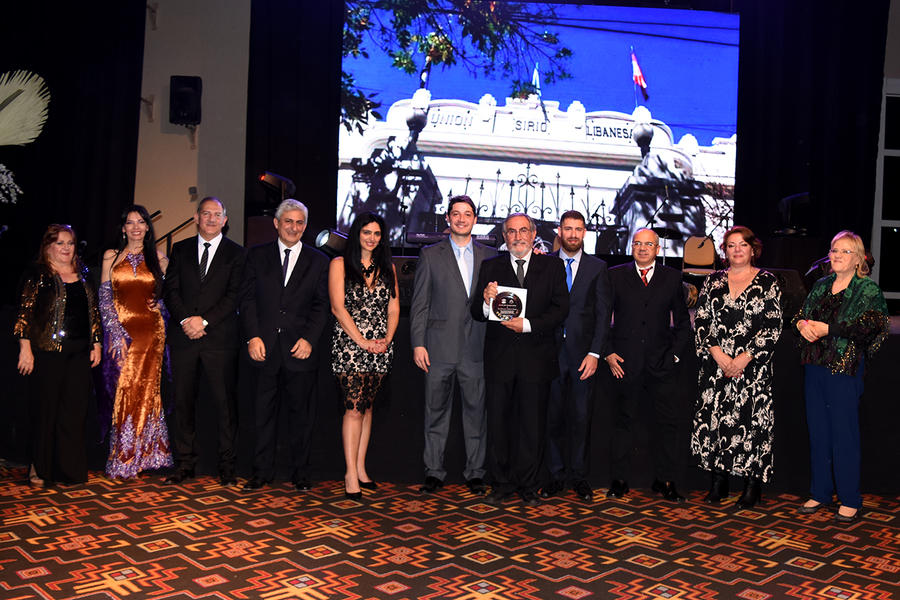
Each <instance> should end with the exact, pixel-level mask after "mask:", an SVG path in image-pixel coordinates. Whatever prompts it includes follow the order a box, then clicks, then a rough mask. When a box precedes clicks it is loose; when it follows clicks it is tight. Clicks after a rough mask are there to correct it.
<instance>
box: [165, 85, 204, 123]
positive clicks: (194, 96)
mask: <svg viewBox="0 0 900 600" xmlns="http://www.w3.org/2000/svg"><path fill="white" fill-rule="evenodd" d="M202 92H203V80H202V79H200V78H199V77H196V76H189V75H172V77H171V78H170V80H169V123H172V124H174V125H187V126H192V125H199V124H200V96H201V94H202Z"/></svg>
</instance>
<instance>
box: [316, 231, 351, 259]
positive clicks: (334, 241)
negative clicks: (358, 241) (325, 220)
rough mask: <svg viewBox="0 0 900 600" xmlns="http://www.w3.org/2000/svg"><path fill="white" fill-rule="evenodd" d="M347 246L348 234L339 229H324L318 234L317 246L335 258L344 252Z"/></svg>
mask: <svg viewBox="0 0 900 600" xmlns="http://www.w3.org/2000/svg"><path fill="white" fill-rule="evenodd" d="M346 246H347V234H346V233H343V232H341V231H338V230H337V229H323V230H322V231H321V232H319V235H317V236H316V248H318V249H319V250H321V251H322V252H324V253H325V254H327V255H328V256H330V257H331V258H334V257H336V256H340V255H341V254H343V253H344V248H345V247H346Z"/></svg>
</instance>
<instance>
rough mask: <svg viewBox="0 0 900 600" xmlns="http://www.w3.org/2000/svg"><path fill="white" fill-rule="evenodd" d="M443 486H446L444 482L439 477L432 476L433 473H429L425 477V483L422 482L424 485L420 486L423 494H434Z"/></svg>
mask: <svg viewBox="0 0 900 600" xmlns="http://www.w3.org/2000/svg"><path fill="white" fill-rule="evenodd" d="M441 487H444V482H443V481H441V480H440V479H438V478H437V477H432V476H431V475H429V476H428V477H426V478H425V483H424V484H422V487H420V488H419V491H420V492H422V493H423V494H433V493H434V492H436V491H437V489H438V488H441Z"/></svg>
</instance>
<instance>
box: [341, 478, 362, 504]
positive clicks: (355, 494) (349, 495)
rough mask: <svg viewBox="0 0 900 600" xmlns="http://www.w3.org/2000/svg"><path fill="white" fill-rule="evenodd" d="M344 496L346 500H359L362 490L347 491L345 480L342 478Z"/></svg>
mask: <svg viewBox="0 0 900 600" xmlns="http://www.w3.org/2000/svg"><path fill="white" fill-rule="evenodd" d="M360 487H362V483H360ZM344 498H346V499H347V500H361V499H362V490H359V491H358V492H348V491H347V480H346V479H345V480H344Z"/></svg>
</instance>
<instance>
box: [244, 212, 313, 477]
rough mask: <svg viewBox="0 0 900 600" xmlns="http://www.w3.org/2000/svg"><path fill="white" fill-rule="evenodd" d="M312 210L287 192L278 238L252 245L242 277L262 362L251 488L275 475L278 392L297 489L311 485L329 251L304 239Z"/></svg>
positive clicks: (252, 343)
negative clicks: (310, 244) (288, 438)
mask: <svg viewBox="0 0 900 600" xmlns="http://www.w3.org/2000/svg"><path fill="white" fill-rule="evenodd" d="M307 215H308V210H307V208H306V206H304V205H303V203H301V202H298V201H297V200H293V199H288V200H284V201H283V202H282V203H281V204H280V205H279V206H278V209H277V210H276V212H275V219H274V224H275V229H276V230H277V231H278V239H277V240H276V241H274V242H270V243H268V244H262V245H259V246H255V247H253V248H251V249H250V251H249V252H248V254H247V267H246V268H245V269H244V279H243V282H242V284H241V304H240V307H241V324H242V326H243V333H244V336H245V338H246V340H247V353H248V354H249V356H250V358H251V360H252V361H253V364H254V365H255V366H256V367H257V369H256V370H257V383H256V396H255V398H254V402H255V409H256V452H255V455H254V458H253V476H252V477H251V478H250V479H249V480H248V481H247V483H246V484H245V485H244V489H245V490H256V489H259V488H261V487H263V486H264V485H266V484H267V483H269V482H271V481H272V479H273V478H274V476H275V438H276V435H277V430H278V425H277V421H276V417H277V415H278V404H279V399H280V401H281V402H283V403H284V405H283V409H284V412H283V413H282V415H283V416H286V418H287V421H288V431H289V432H290V452H291V463H292V468H293V473H292V475H291V479H292V481H293V484H294V487H295V488H296V489H297V490H298V491H303V490H308V489H310V488H311V487H312V483H311V481H310V473H309V453H310V447H309V446H310V440H311V438H312V429H313V424H314V421H315V415H316V412H315V398H314V393H315V381H316V370H317V367H318V364H319V356H320V354H321V353H322V352H324V351H326V350H327V349H325V348H319V347H318V342H319V338H320V337H321V334H322V330H323V329H324V328H325V324H326V323H327V321H328V315H329V314H330V305H329V303H328V259H327V258H326V257H325V255H324V254H322V253H321V252H319V251H318V250H316V249H315V248H312V247H310V246H305V245H304V244H303V243H302V242H301V241H300V238H301V237H302V236H303V232H304V230H305V229H306V223H307Z"/></svg>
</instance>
